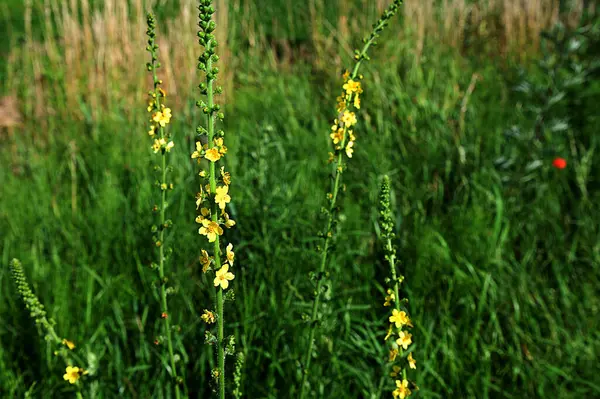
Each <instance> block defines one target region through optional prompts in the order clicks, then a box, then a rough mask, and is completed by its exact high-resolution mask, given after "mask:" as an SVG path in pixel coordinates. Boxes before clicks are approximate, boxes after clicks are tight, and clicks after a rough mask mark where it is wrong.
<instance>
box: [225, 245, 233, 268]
mask: <svg viewBox="0 0 600 399" xmlns="http://www.w3.org/2000/svg"><path fill="white" fill-rule="evenodd" d="M234 259H235V253H233V244H232V243H229V245H227V262H229V264H230V265H231V266H233V261H234Z"/></svg>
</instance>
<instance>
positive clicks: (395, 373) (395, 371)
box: [390, 366, 402, 377]
mask: <svg viewBox="0 0 600 399" xmlns="http://www.w3.org/2000/svg"><path fill="white" fill-rule="evenodd" d="M400 371H402V368H401V367H398V366H393V367H392V372H391V373H390V377H398V375H400Z"/></svg>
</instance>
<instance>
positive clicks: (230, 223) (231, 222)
mask: <svg viewBox="0 0 600 399" xmlns="http://www.w3.org/2000/svg"><path fill="white" fill-rule="evenodd" d="M223 219H225V227H227V228H228V229H230V228H232V227H233V226H235V220H233V219H229V215H228V214H227V213H225V212H223Z"/></svg>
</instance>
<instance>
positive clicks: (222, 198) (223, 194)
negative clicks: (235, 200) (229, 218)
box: [215, 186, 231, 209]
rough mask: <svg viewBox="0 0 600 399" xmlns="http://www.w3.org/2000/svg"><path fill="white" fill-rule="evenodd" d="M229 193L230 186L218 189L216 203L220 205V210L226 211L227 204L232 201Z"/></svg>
mask: <svg viewBox="0 0 600 399" xmlns="http://www.w3.org/2000/svg"><path fill="white" fill-rule="evenodd" d="M228 191H229V186H222V187H217V193H216V195H215V202H216V203H217V204H219V208H221V209H225V204H228V203H229V202H230V201H231V197H230V196H229V194H227V192H228Z"/></svg>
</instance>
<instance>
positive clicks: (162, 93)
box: [158, 87, 167, 97]
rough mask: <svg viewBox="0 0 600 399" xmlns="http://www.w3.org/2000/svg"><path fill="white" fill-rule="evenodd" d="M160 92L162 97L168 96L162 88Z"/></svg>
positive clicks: (159, 89)
mask: <svg viewBox="0 0 600 399" xmlns="http://www.w3.org/2000/svg"><path fill="white" fill-rule="evenodd" d="M158 92H159V93H160V95H161V96H163V97H166V96H167V92H166V91H164V90H163V89H162V88H161V87H159V88H158Z"/></svg>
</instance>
